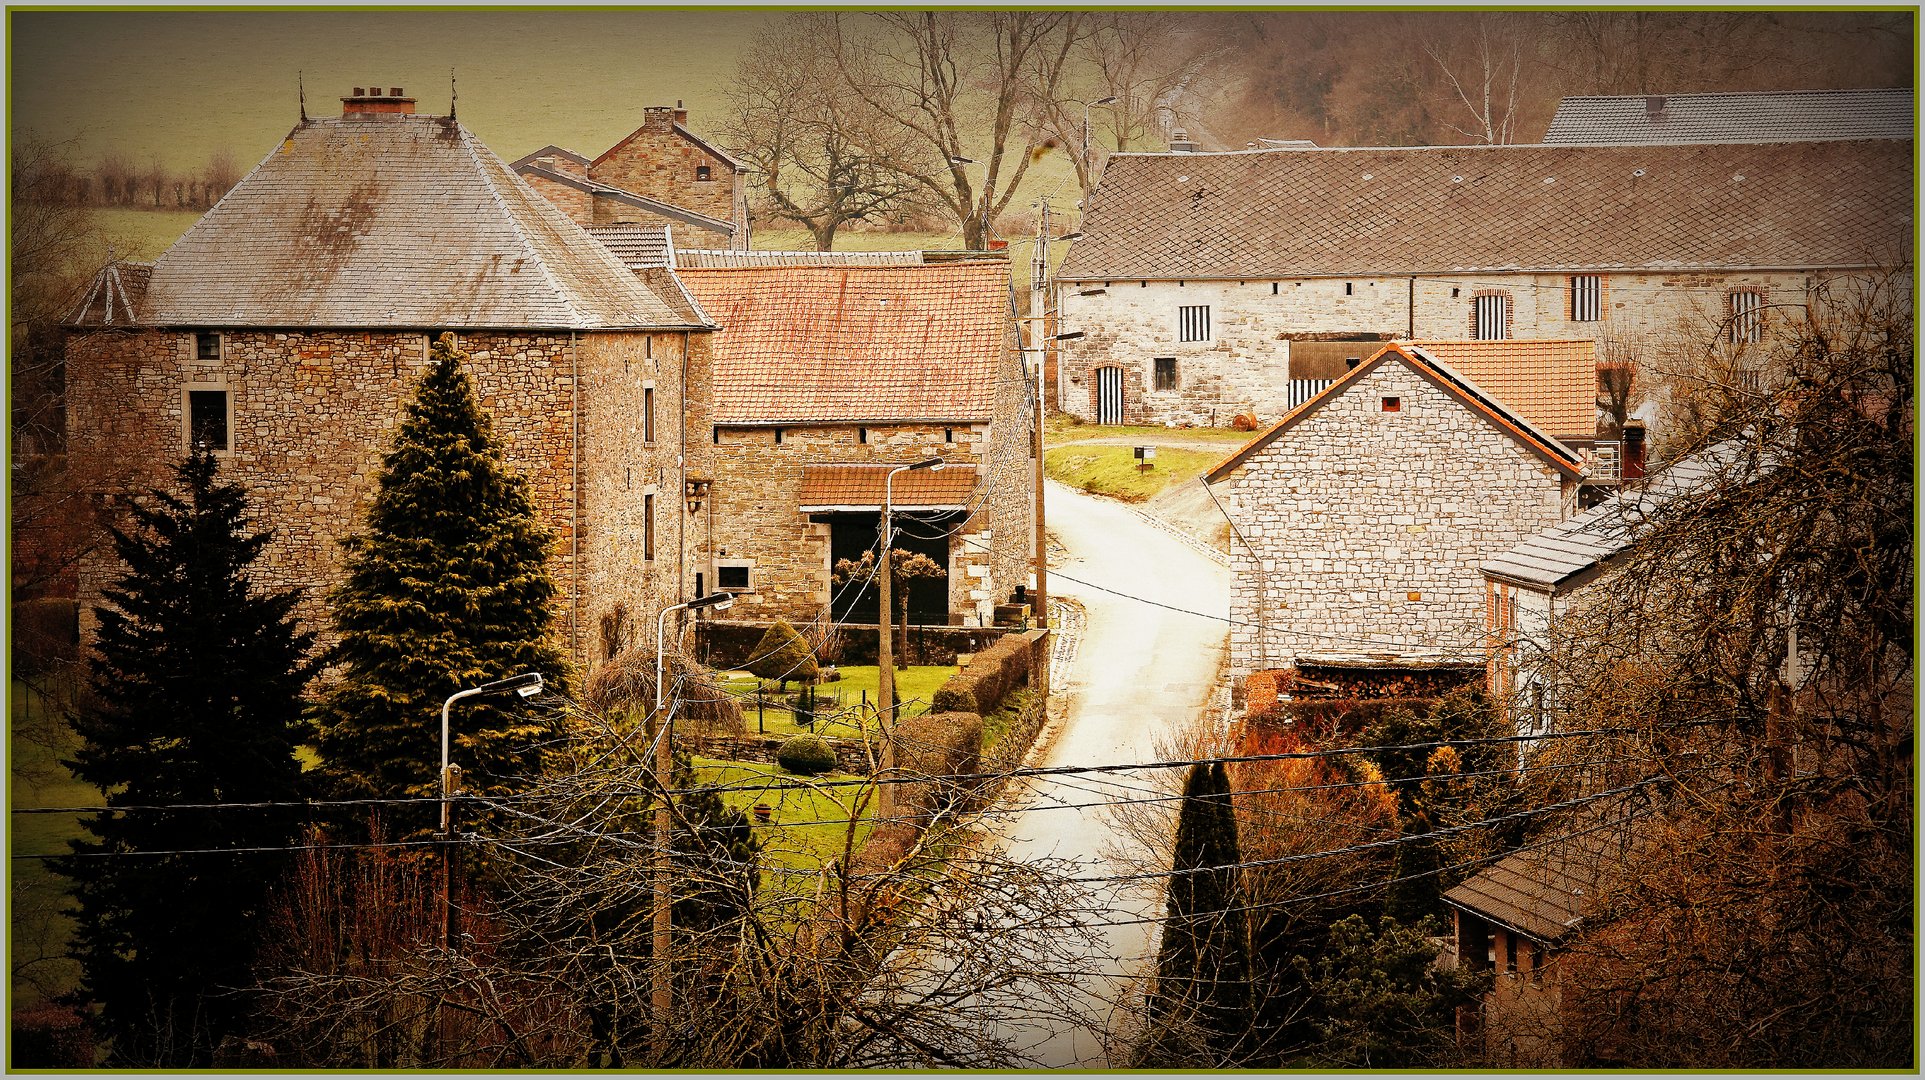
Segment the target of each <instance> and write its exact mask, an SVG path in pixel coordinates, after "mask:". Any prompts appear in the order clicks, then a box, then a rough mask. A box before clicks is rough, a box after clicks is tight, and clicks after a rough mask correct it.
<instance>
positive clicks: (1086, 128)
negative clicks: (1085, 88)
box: [1083, 97, 1116, 162]
mask: <svg viewBox="0 0 1925 1080" xmlns="http://www.w3.org/2000/svg"><path fill="white" fill-rule="evenodd" d="M1114 104H1116V99H1115V98H1113V97H1106V98H1097V99H1096V100H1095V101H1090V102H1085V103H1084V105H1083V160H1084V161H1085V162H1087V161H1089V111H1090V109H1092V108H1094V107H1096V106H1098V105H1114Z"/></svg>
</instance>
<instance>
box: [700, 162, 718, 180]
mask: <svg viewBox="0 0 1925 1080" xmlns="http://www.w3.org/2000/svg"><path fill="white" fill-rule="evenodd" d="M695 179H696V180H697V181H702V180H713V179H715V175H714V174H713V173H711V172H710V171H709V167H708V166H707V165H697V166H696V167H695Z"/></svg>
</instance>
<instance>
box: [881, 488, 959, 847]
mask: <svg viewBox="0 0 1925 1080" xmlns="http://www.w3.org/2000/svg"><path fill="white" fill-rule="evenodd" d="M945 464H947V463H946V462H944V461H943V459H941V458H939V457H932V458H924V459H923V460H921V461H912V462H910V463H909V464H907V465H898V466H896V467H895V468H893V469H890V470H889V472H888V474H887V475H885V476H884V477H883V478H882V547H881V556H882V557H881V558H879V559H877V560H876V566H877V570H876V574H877V581H876V589H877V597H876V605H877V609H876V622H877V624H878V626H877V629H878V630H879V631H880V636H878V637H877V638H876V710H877V712H878V713H879V714H880V716H881V717H882V774H883V777H884V778H885V779H887V778H888V775H889V773H890V771H891V770H893V769H894V768H895V767H896V666H895V665H896V657H895V644H894V641H893V640H892V639H891V637H890V632H891V631H892V630H893V629H894V628H895V621H896V619H895V614H896V613H895V608H894V607H892V606H891V604H890V596H889V584H890V582H889V579H890V578H892V577H894V576H895V566H894V565H892V560H891V559H890V557H889V556H890V553H891V551H893V550H894V544H893V541H894V539H895V535H894V532H893V529H892V526H891V523H890V518H891V517H893V516H894V510H895V506H894V504H895V488H894V485H895V482H896V474H897V473H901V472H916V471H919V470H922V469H928V470H930V471H932V472H934V471H937V470H940V469H941V468H942V467H943V465H945ZM893 792H894V788H893V787H892V786H891V785H889V784H886V783H885V784H883V785H882V790H881V791H879V792H877V794H876V810H877V816H878V817H881V818H884V819H886V818H888V817H889V816H890V814H891V813H892V812H893V811H894V809H895V799H894V797H893Z"/></svg>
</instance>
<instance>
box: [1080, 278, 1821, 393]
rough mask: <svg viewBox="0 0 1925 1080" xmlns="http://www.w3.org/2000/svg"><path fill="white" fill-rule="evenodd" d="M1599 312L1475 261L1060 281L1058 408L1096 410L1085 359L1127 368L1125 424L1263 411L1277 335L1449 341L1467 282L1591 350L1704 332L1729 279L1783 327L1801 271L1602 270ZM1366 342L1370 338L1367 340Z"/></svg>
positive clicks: (1538, 281)
mask: <svg viewBox="0 0 1925 1080" xmlns="http://www.w3.org/2000/svg"><path fill="white" fill-rule="evenodd" d="M1603 277H1604V284H1603V288H1604V300H1603V302H1604V318H1603V319H1601V320H1598V321H1595V322H1575V321H1573V320H1572V319H1571V293H1570V278H1569V276H1568V275H1565V274H1501V273H1482V274H1477V275H1474V276H1472V275H1466V276H1456V277H1439V276H1423V277H1417V278H1414V279H1413V278H1411V277H1408V276H1402V277H1398V276H1384V277H1374V278H1351V279H1341V278H1311V279H1304V280H1285V281H1273V280H1263V281H1259V280H1254V279H1253V280H1249V281H1186V282H1175V281H1149V282H1143V281H1091V282H1064V283H1063V284H1062V322H1063V326H1064V327H1066V328H1068V329H1070V330H1081V331H1083V332H1084V336H1083V337H1082V338H1081V339H1077V340H1071V341H1066V342H1064V343H1063V345H1062V371H1063V374H1064V375H1065V376H1066V380H1065V384H1064V386H1063V387H1062V397H1061V399H1060V400H1061V402H1062V407H1063V408H1064V409H1066V410H1068V411H1070V412H1074V413H1076V414H1078V415H1080V416H1082V417H1084V418H1085V419H1095V416H1096V399H1095V376H1094V374H1093V372H1094V370H1095V369H1096V368H1097V367H1100V366H1104V365H1110V364H1118V365H1121V366H1123V368H1124V369H1125V370H1126V372H1127V373H1128V377H1127V378H1126V386H1125V391H1124V396H1125V402H1124V420H1125V422H1126V423H1132V424H1135V423H1152V424H1210V423H1217V424H1227V423H1228V422H1229V418H1230V417H1231V416H1233V415H1235V414H1236V413H1237V412H1238V411H1241V410H1244V409H1251V410H1253V411H1255V412H1256V414H1257V416H1258V417H1259V418H1260V419H1263V420H1266V421H1267V420H1275V419H1276V418H1278V417H1279V416H1281V415H1282V414H1283V413H1284V411H1286V408H1287V403H1286V400H1285V397H1284V388H1285V385H1286V383H1287V382H1288V380H1289V379H1290V378H1291V372H1290V341H1289V339H1290V337H1291V336H1292V335H1297V334H1376V335H1382V336H1386V337H1398V338H1401V337H1407V336H1414V337H1415V338H1417V339H1420V340H1421V339H1425V338H1432V339H1453V338H1465V337H1469V336H1470V335H1471V325H1472V322H1471V320H1472V302H1473V299H1474V297H1475V296H1476V294H1478V293H1480V292H1500V293H1503V294H1505V295H1507V296H1508V297H1509V298H1510V324H1511V334H1512V336H1513V337H1518V338H1594V339H1596V340H1597V341H1598V342H1599V343H1600V346H1601V348H1600V355H1601V356H1605V355H1609V356H1618V355H1629V356H1631V357H1632V358H1636V357H1639V356H1645V355H1649V354H1650V353H1651V352H1652V351H1653V350H1655V349H1658V348H1660V347H1663V346H1665V345H1667V344H1670V343H1673V342H1676V341H1678V340H1684V341H1689V342H1693V343H1699V344H1702V343H1708V342H1711V341H1714V340H1716V339H1717V337H1718V330H1719V327H1720V325H1721V324H1722V323H1723V321H1724V320H1725V318H1726V317H1727V315H1728V314H1729V300H1728V296H1729V293H1730V291H1731V290H1732V289H1735V288H1740V287H1743V288H1756V289H1761V290H1763V292H1764V294H1765V296H1764V302H1765V304H1766V305H1767V306H1768V313H1767V317H1766V323H1765V327H1766V332H1767V334H1769V333H1770V332H1771V329H1772V327H1773V325H1774V324H1775V325H1777V326H1779V327H1783V326H1784V325H1785V324H1786V322H1787V321H1788V320H1790V319H1792V318H1795V317H1797V315H1796V311H1795V310H1793V309H1787V308H1784V307H1770V306H1771V305H1787V304H1789V305H1793V306H1794V308H1795V306H1797V305H1802V304H1803V302H1804V300H1805V298H1806V295H1807V288H1808V286H1809V284H1810V283H1812V282H1813V281H1814V274H1813V273H1812V272H1808V271H1783V272H1766V271H1746V272H1738V271H1733V272H1729V273H1689V274H1687V273H1678V274H1656V273H1620V274H1605V275H1603ZM1190 305H1207V306H1208V307H1209V308H1210V330H1211V336H1210V339H1209V340H1207V341H1195V342H1182V341H1178V340H1177V339H1178V337H1179V336H1180V335H1179V325H1178V309H1179V308H1180V307H1183V306H1190ZM1371 351H1375V350H1371ZM1157 357H1172V358H1174V359H1175V360H1176V377H1177V386H1176V389H1174V390H1157V389H1155V371H1154V365H1153V361H1154V359H1155V358H1157Z"/></svg>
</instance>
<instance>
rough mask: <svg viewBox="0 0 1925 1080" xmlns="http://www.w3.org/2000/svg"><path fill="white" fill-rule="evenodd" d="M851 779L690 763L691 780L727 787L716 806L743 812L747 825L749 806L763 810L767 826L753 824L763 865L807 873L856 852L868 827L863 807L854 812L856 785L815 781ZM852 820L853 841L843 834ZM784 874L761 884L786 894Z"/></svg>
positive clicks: (743, 764) (753, 765)
mask: <svg viewBox="0 0 1925 1080" xmlns="http://www.w3.org/2000/svg"><path fill="white" fill-rule="evenodd" d="M854 779H859V778H858V777H855V776H852V775H850V774H848V773H825V774H823V775H821V776H816V777H801V776H793V775H790V774H789V773H786V772H783V771H782V767H781V766H779V765H765V764H762V763H760V762H753V761H716V760H713V759H710V758H696V759H695V782H696V783H697V784H704V785H708V784H714V785H727V789H726V790H724V791H723V792H722V802H723V803H724V804H725V805H727V806H728V807H729V808H730V809H731V810H741V811H743V812H744V813H748V814H749V815H750V820H751V821H753V820H754V814H753V808H754V806H755V804H757V803H765V804H767V805H768V806H769V808H770V811H771V812H770V815H769V821H768V823H767V824H757V825H755V835H756V839H758V840H760V841H762V860H763V865H764V866H765V867H775V868H778V869H790V870H799V871H805V872H808V873H814V872H815V871H816V870H819V869H821V868H822V866H824V865H825V864H827V863H831V862H835V861H837V860H839V859H841V858H842V855H843V852H844V851H845V850H854V849H857V848H860V847H861V846H862V843H863V841H864V840H866V839H868V837H869V831H870V830H871V829H872V828H874V822H873V821H872V820H871V814H870V810H869V807H868V806H866V805H865V806H863V807H862V809H861V811H860V812H859V813H857V812H856V807H857V805H858V804H859V803H861V802H862V796H863V792H864V791H865V790H866V789H865V788H863V787H862V786H860V785H856V784H844V785H841V786H835V787H822V786H818V783H817V782H820V781H825V780H826V781H848V780H854ZM852 816H853V817H854V818H855V820H856V823H855V834H854V836H853V838H852V837H851V836H850V832H849V821H850V818H851V817H852ZM851 844H853V847H851ZM790 876H791V875H786V874H781V873H775V874H769V875H767V877H766V878H765V879H764V886H765V887H773V888H775V889H777V890H779V891H785V892H786V891H791V890H788V889H783V887H782V886H783V883H784V881H785V879H787V878H788V877H790Z"/></svg>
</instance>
